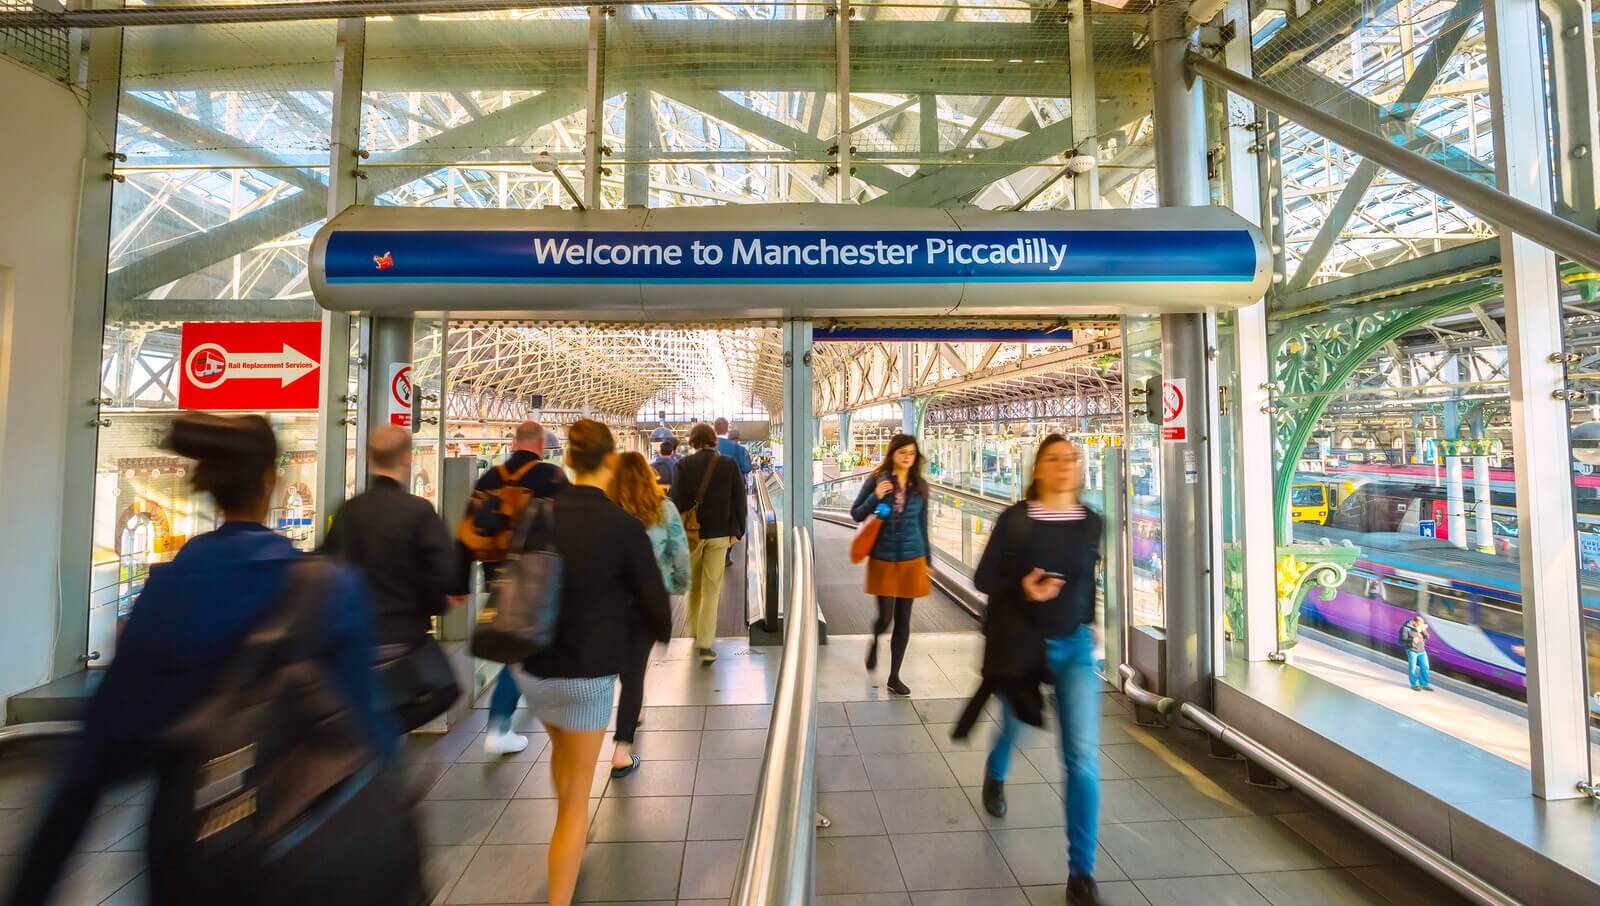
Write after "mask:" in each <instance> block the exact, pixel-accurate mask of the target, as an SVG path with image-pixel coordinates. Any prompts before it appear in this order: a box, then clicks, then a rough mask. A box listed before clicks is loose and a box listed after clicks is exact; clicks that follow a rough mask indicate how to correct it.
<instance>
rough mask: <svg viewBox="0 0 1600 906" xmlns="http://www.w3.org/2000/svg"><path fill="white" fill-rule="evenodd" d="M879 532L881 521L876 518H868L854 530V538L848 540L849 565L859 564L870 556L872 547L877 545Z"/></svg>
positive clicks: (881, 526)
mask: <svg viewBox="0 0 1600 906" xmlns="http://www.w3.org/2000/svg"><path fill="white" fill-rule="evenodd" d="M880 531H883V520H882V519H879V518H878V517H877V516H868V517H867V521H866V522H863V523H861V525H860V526H858V527H857V528H856V536H855V537H854V538H852V539H850V562H851V563H860V562H861V561H862V560H865V559H867V558H868V557H870V556H872V547H873V545H875V544H877V543H878V533H879V532H880Z"/></svg>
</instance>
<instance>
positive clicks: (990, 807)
mask: <svg viewBox="0 0 1600 906" xmlns="http://www.w3.org/2000/svg"><path fill="white" fill-rule="evenodd" d="M983 810H984V811H986V812H988V813H989V814H991V815H993V816H995V817H996V818H1004V817H1005V816H1006V782H1005V781H1004V780H990V779H989V778H987V777H985V778H983Z"/></svg>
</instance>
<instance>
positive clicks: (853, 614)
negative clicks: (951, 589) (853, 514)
mask: <svg viewBox="0 0 1600 906" xmlns="http://www.w3.org/2000/svg"><path fill="white" fill-rule="evenodd" d="M814 527H815V529H816V533H817V543H816V560H817V569H816V580H817V606H818V607H820V608H821V609H822V616H823V618H824V619H826V620H827V621H828V634H829V635H862V634H865V633H869V632H871V631H872V624H873V623H874V622H875V621H876V620H877V618H878V605H877V602H876V601H874V599H873V598H871V597H869V596H868V595H867V593H866V592H865V591H863V589H864V588H865V587H866V575H867V567H866V564H864V563H851V562H850V538H851V537H852V536H853V535H854V534H855V530H854V529H851V528H847V527H845V526H842V525H836V524H834V523H832V522H827V521H824V520H822V519H817V520H816V521H815V523H814ZM977 627H978V623H977V621H976V620H975V619H973V617H972V615H971V614H969V613H967V612H966V611H965V610H962V609H961V607H960V606H959V605H957V604H956V602H954V601H952V600H950V598H949V597H948V596H946V595H945V593H944V592H942V591H940V590H939V589H938V588H937V587H935V588H934V590H933V594H931V595H929V596H928V597H926V598H920V599H918V600H917V603H916V604H914V605H912V608H911V630H912V631H913V632H968V631H971V630H974V629H977Z"/></svg>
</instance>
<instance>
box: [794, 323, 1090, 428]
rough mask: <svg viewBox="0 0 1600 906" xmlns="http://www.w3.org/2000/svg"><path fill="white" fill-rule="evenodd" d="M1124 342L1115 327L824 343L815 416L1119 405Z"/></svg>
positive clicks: (817, 363) (1085, 410) (816, 372)
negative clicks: (902, 405) (1044, 335)
mask: <svg viewBox="0 0 1600 906" xmlns="http://www.w3.org/2000/svg"><path fill="white" fill-rule="evenodd" d="M1121 350H1122V344H1121V337H1120V334H1119V333H1118V332H1117V331H1116V330H1115V329H1113V328H1110V327H1087V328H1076V329H1074V330H1073V332H1072V338H1071V340H1070V341H1067V342H1062V343H1019V342H988V343H972V342H968V343H952V342H935V341H920V342H913V341H900V342H859V343H856V342H850V343H819V344H817V347H816V353H815V357H814V365H813V377H814V385H815V389H814V391H813V397H812V405H813V411H815V412H817V413H819V414H826V413H833V412H840V411H856V410H859V409H868V408H871V407H874V406H881V405H885V404H889V403H894V402H896V401H898V400H901V399H906V398H910V399H926V400H928V402H927V410H926V411H927V418H928V419H929V420H930V421H933V422H940V421H949V420H950V418H949V417H947V416H946V415H945V414H944V413H945V410H949V411H950V412H958V411H967V410H973V409H975V408H980V407H983V406H992V405H999V404H1006V405H1009V404H1012V403H1029V402H1030V401H1053V402H1045V403H1043V405H1045V406H1047V407H1049V406H1054V407H1057V408H1060V409H1061V410H1062V411H1061V412H1060V413H1058V414H1062V415H1065V414H1069V413H1068V412H1067V410H1071V413H1070V414H1074V415H1077V414H1084V415H1088V414H1101V413H1108V412H1114V411H1120V410H1121V406H1122V377H1121V375H1122V370H1121Z"/></svg>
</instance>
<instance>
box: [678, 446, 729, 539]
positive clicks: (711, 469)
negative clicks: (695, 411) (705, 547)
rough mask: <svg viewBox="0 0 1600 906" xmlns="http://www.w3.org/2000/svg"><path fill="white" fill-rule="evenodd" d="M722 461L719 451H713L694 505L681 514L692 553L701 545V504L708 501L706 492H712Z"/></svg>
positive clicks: (684, 531) (684, 532) (695, 496)
mask: <svg viewBox="0 0 1600 906" xmlns="http://www.w3.org/2000/svg"><path fill="white" fill-rule="evenodd" d="M721 459H722V457H721V455H719V454H718V453H717V451H715V450H712V451H711V460H710V461H709V462H707V463H706V474H704V475H702V476H700V490H699V492H697V493H696V494H695V495H694V503H693V504H692V505H691V506H690V507H689V508H688V509H687V510H684V511H683V512H682V513H681V514H680V515H681V516H682V517H683V534H684V535H685V536H686V537H687V538H688V539H689V550H691V551H692V550H694V549H695V545H697V544H699V543H700V504H701V503H702V502H703V501H704V500H705V499H706V492H707V491H709V490H711V479H712V477H713V476H715V475H716V474H717V463H718V461H720V460H721Z"/></svg>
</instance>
